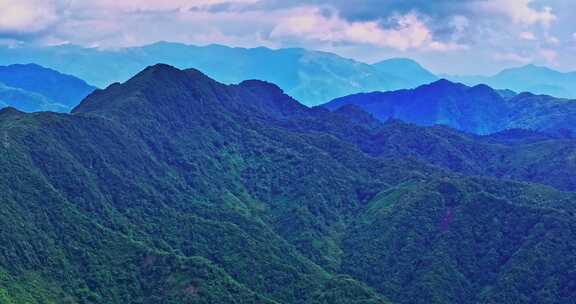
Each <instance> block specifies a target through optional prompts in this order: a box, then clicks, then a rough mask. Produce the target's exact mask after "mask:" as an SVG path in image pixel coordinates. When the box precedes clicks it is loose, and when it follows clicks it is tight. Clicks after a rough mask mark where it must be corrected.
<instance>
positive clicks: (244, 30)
mask: <svg viewBox="0 0 576 304" xmlns="http://www.w3.org/2000/svg"><path fill="white" fill-rule="evenodd" d="M574 12H576V1H575V0H309V1H301V0H93V1H92V0H90V1H88V0H0V44H4V45H11V46H15V45H27V44H29V45H58V44H65V43H72V44H79V45H83V46H87V47H100V48H119V47H126V46H137V45H143V44H148V43H152V42H156V41H161V40H162V41H175V42H184V43H189V44H198V45H205V44H211V43H219V44H226V45H232V46H242V47H256V46H267V47H271V48H281V47H305V48H310V49H318V50H325V51H331V52H335V53H338V54H340V55H343V56H346V57H351V58H355V59H357V60H360V61H365V62H374V61H377V60H380V59H384V58H389V57H399V56H401V57H411V58H414V59H416V60H418V61H420V62H421V63H423V64H424V65H425V66H427V67H429V68H431V69H432V70H434V71H435V72H443V73H458V74H486V73H488V74H489V73H494V72H496V71H498V70H500V69H501V68H503V67H511V66H519V65H524V64H528V63H534V64H538V65H547V66H550V67H554V68H556V69H560V70H564V71H569V70H576V55H575V54H576V19H575V17H573V16H571V15H573V14H574Z"/></svg>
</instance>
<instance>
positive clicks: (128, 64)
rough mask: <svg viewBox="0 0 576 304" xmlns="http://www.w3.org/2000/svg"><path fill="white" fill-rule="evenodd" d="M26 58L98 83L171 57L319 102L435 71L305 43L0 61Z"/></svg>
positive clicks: (16, 54) (58, 51) (50, 52)
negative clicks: (290, 46) (319, 49)
mask: <svg viewBox="0 0 576 304" xmlns="http://www.w3.org/2000/svg"><path fill="white" fill-rule="evenodd" d="M23 62H36V63H38V64H41V65H43V66H47V67H50V68H53V69H56V70H58V71H61V72H63V73H67V74H71V75H75V76H77V77H79V78H81V79H84V80H86V81H88V82H89V83H92V84H95V85H97V86H99V87H106V86H108V85H110V84H111V83H113V82H123V81H125V80H127V79H129V78H130V77H131V76H132V75H134V74H135V73H137V72H138V71H140V70H142V69H143V68H145V67H146V66H148V65H153V64H156V63H166V64H170V65H173V66H176V67H179V68H196V69H199V70H202V71H204V72H205V73H206V74H207V75H209V76H210V77H212V78H214V79H216V80H218V81H220V82H224V83H228V84H230V83H239V82H241V81H243V80H246V79H260V80H265V81H269V82H273V83H275V84H278V85H279V86H280V87H281V88H282V89H283V90H284V91H285V92H287V93H288V94H289V95H291V96H293V97H294V98H296V99H298V100H299V101H301V102H302V103H304V104H306V105H317V104H320V103H324V102H326V101H328V100H331V99H333V98H336V97H339V96H344V95H348V94H353V93H359V92H367V91H375V90H379V91H386V90H394V89H401V88H409V87H413V86H415V85H419V84H422V83H425V82H426V81H428V80H431V81H433V80H434V79H433V76H430V75H426V76H421V75H420V74H425V73H424V72H422V71H420V72H421V73H419V74H418V75H410V73H402V71H403V70H406V71H412V70H414V66H415V65H417V64H415V63H413V62H405V61H389V62H382V63H380V64H376V65H369V64H365V63H361V62H357V61H354V60H351V59H346V58H343V57H340V56H337V55H334V54H331V53H326V52H316V51H308V50H304V49H278V50H272V49H268V48H253V49H246V48H232V47H226V46H221V45H209V46H202V47H200V46H192V45H185V44H179V43H168V42H158V43H155V44H151V45H147V46H142V47H134V48H126V49H118V50H101V49H94V48H83V47H79V46H74V45H63V46H55V47H45V48H32V47H20V48H7V47H5V48H0V64H12V63H23ZM404 64H407V67H406V68H405V69H404V68H403V66H404ZM388 69H390V71H388ZM413 76H414V77H416V76H417V77H419V78H413ZM426 77H427V78H426ZM422 79H426V80H422Z"/></svg>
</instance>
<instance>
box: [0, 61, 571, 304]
mask: <svg viewBox="0 0 576 304" xmlns="http://www.w3.org/2000/svg"><path fill="white" fill-rule="evenodd" d="M392 127H393V126H386V125H383V124H381V123H380V122H378V121H377V120H374V119H373V118H371V117H370V115H368V114H366V113H364V112H363V111H361V110H359V109H357V108H353V107H349V108H343V109H340V110H339V111H337V112H335V113H331V112H330V111H328V110H326V109H321V108H312V109H310V108H307V107H304V106H302V105H300V104H298V103H297V102H296V101H295V100H293V99H292V98H290V97H288V96H286V95H285V94H283V93H282V91H281V90H280V89H279V88H278V87H277V86H275V85H273V84H270V83H266V82H261V81H246V82H243V83H241V84H239V85H223V84H220V83H218V82H216V81H214V80H212V79H210V78H208V77H207V76H206V75H203V74H202V73H200V72H199V71H197V70H185V71H182V70H178V69H175V68H173V67H170V66H166V65H156V66H151V67H149V68H147V69H145V70H144V71H142V72H141V73H139V74H138V75H136V76H135V77H133V78H132V79H130V80H129V81H127V82H126V83H123V84H114V85H112V86H110V87H108V88H106V89H105V90H97V91H95V92H94V93H92V94H91V95H90V96H88V97H87V98H86V99H85V100H84V101H83V102H82V103H81V104H80V105H79V106H78V107H76V108H75V109H74V110H73V114H55V113H33V114H25V113H21V112H18V111H16V110H14V109H12V108H7V109H3V110H1V111H0V135H2V137H0V139H1V142H0V143H1V145H0V149H3V153H2V154H1V155H0V164H1V165H0V191H2V193H5V194H6V195H4V196H3V197H2V198H1V200H2V204H3V206H5V208H2V216H0V240H1V241H2V243H3V244H8V245H6V246H4V247H2V251H0V266H1V268H2V272H1V273H2V276H0V299H2V300H4V301H12V302H13V303H45V302H48V303H49V302H54V303H62V302H69V303H76V302H80V303H126V302H128V303H385V302H387V300H385V299H388V300H390V301H391V302H393V303H502V302H507V301H508V302H509V300H510V299H514V300H515V301H516V302H518V303H531V302H532V301H538V302H550V303H571V302H570V301H573V299H574V285H573V284H574V280H573V274H574V273H576V269H575V265H576V261H575V260H574V258H573V257H572V255H571V254H567V253H569V252H572V250H573V249H574V247H576V238H575V237H574V236H575V233H576V221H575V220H574V207H573V204H572V202H573V201H574V195H573V194H572V193H568V192H561V191H557V190H554V189H553V188H551V187H546V186H541V185H537V184H528V183H517V182H512V181H503V180H497V179H493V178H482V177H466V176H464V175H461V174H457V173H452V172H451V171H450V170H447V169H442V168H439V167H436V166H432V165H428V164H426V163H424V162H423V161H419V160H415V159H413V158H406V157H394V158H388V157H385V156H382V155H380V154H379V153H378V151H376V146H374V151H371V150H369V148H370V146H373V145H376V143H377V141H374V140H375V139H378V138H379V137H377V136H376V135H378V134H385V133H383V132H384V131H386V130H387V128H392ZM390 132H391V131H390ZM375 136H376V137H375ZM381 136H382V137H388V136H384V135H381ZM511 137H513V136H500V137H494V138H483V139H481V140H482V141H483V142H487V144H490V145H504V144H511V143H510V141H511V140H510V138H511ZM475 140H476V139H475ZM371 142H373V143H372V144H371ZM543 142H546V141H543ZM380 144H382V143H380ZM386 150H387V149H386ZM440 165H441V164H440ZM447 167H448V166H447Z"/></svg>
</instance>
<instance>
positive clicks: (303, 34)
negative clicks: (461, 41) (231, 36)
mask: <svg viewBox="0 0 576 304" xmlns="http://www.w3.org/2000/svg"><path fill="white" fill-rule="evenodd" d="M387 21H389V22H390V23H393V24H395V26H392V27H391V28H382V26H381V25H380V23H379V22H377V21H363V22H359V21H358V22H351V21H347V20H345V19H342V18H341V17H339V16H338V14H337V13H336V12H332V13H330V14H326V13H323V12H322V11H321V10H320V9H319V8H317V7H303V8H297V9H295V10H293V11H292V13H291V14H289V15H287V16H286V17H285V18H284V19H280V20H278V23H277V25H276V26H275V27H274V30H273V31H272V33H271V35H270V36H271V37H272V38H275V39H282V38H290V37H293V38H301V39H307V40H315V41H322V42H326V43H350V44H369V45H374V46H378V47H388V48H393V49H398V50H408V49H427V50H442V51H446V50H453V49H458V48H461V47H463V46H460V45H457V44H450V43H443V42H439V41H435V40H434V37H433V35H432V32H431V31H430V29H429V28H428V27H427V26H426V24H425V23H424V22H423V21H422V20H420V18H419V17H418V16H417V15H415V14H407V15H402V16H395V17H391V18H390V20H387Z"/></svg>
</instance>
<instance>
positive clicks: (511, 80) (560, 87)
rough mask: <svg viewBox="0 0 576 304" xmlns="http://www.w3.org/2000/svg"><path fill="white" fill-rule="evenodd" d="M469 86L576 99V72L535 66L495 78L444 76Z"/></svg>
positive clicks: (503, 72)
mask: <svg viewBox="0 0 576 304" xmlns="http://www.w3.org/2000/svg"><path fill="white" fill-rule="evenodd" d="M443 77H446V78H448V79H450V80H453V81H457V82H462V83H465V84H467V85H472V86H473V85H478V84H486V85H489V86H491V87H493V88H496V89H510V90H513V91H516V92H519V93H520V92H530V93H534V94H544V95H551V96H555V97H560V98H573V99H574V98H576V72H570V73H563V72H559V71H556V70H553V69H550V68H547V67H542V66H536V65H533V64H529V65H525V66H522V67H518V68H510V69H505V70H503V71H501V72H499V73H498V74H496V75H493V76H443Z"/></svg>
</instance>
